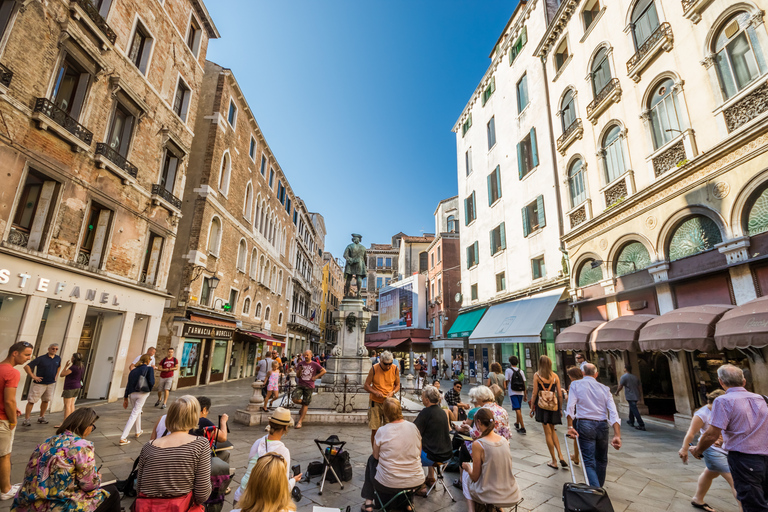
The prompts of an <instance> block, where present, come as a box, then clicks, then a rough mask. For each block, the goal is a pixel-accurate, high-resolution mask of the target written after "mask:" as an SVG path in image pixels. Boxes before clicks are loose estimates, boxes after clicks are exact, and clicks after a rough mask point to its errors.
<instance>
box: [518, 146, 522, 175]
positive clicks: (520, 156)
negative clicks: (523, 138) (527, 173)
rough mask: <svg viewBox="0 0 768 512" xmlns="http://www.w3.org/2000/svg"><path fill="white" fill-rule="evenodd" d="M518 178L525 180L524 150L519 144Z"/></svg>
mask: <svg viewBox="0 0 768 512" xmlns="http://www.w3.org/2000/svg"><path fill="white" fill-rule="evenodd" d="M517 177H518V178H520V179H523V148H522V146H521V145H520V143H519V142H518V143H517Z"/></svg>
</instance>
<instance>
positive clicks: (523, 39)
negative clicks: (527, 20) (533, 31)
mask: <svg viewBox="0 0 768 512" xmlns="http://www.w3.org/2000/svg"><path fill="white" fill-rule="evenodd" d="M520 41H521V42H522V44H523V46H525V43H527V42H528V27H523V33H522V35H521V36H520Z"/></svg>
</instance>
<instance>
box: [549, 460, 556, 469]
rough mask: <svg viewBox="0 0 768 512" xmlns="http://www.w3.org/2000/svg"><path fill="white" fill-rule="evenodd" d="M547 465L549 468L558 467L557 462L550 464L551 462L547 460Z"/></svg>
mask: <svg viewBox="0 0 768 512" xmlns="http://www.w3.org/2000/svg"><path fill="white" fill-rule="evenodd" d="M547 466H549V467H550V468H552V469H559V468H558V467H557V464H552V463H551V462H548V463H547Z"/></svg>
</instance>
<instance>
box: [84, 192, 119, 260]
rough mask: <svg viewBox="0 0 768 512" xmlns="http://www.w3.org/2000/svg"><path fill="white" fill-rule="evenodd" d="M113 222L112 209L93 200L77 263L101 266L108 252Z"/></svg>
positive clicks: (86, 220)
mask: <svg viewBox="0 0 768 512" xmlns="http://www.w3.org/2000/svg"><path fill="white" fill-rule="evenodd" d="M111 222H112V210H110V209H108V208H105V207H104V206H101V205H100V204H98V203H95V202H92V203H91V207H90V209H89V210H88V212H87V215H86V218H85V225H84V226H83V233H82V235H81V237H80V250H79V251H78V253H77V263H78V264H80V265H83V266H87V267H92V268H101V266H102V262H103V260H104V256H105V254H106V252H107V244H108V241H109V240H108V238H109V233H110V228H111V226H110V225H111Z"/></svg>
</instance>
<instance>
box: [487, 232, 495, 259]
mask: <svg viewBox="0 0 768 512" xmlns="http://www.w3.org/2000/svg"><path fill="white" fill-rule="evenodd" d="M488 234H489V235H490V236H491V256H493V255H494V254H496V247H494V245H493V230H490V231H489V232H488Z"/></svg>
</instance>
